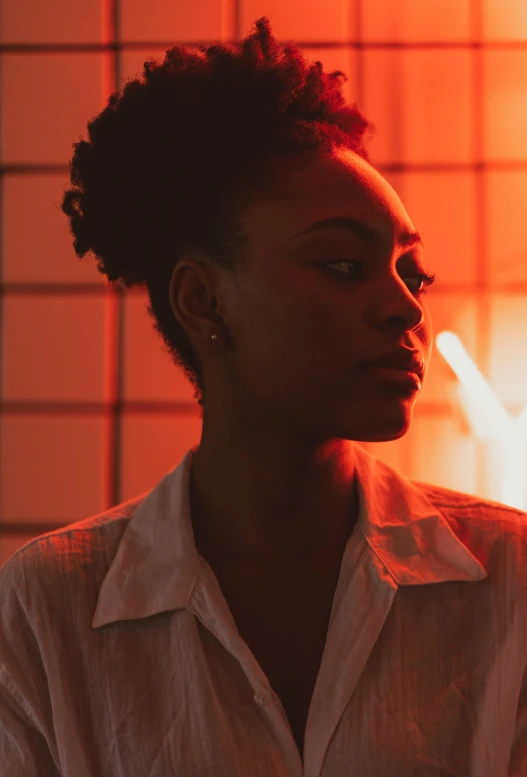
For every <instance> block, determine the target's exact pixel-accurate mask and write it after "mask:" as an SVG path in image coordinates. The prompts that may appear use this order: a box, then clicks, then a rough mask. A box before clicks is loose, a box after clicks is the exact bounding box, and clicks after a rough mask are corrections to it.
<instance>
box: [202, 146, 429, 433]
mask: <svg viewBox="0 0 527 777" xmlns="http://www.w3.org/2000/svg"><path fill="white" fill-rule="evenodd" d="M335 217H340V218H341V219H349V220H354V221H356V222H362V223H363V224H364V225H366V227H365V228H364V229H362V230H361V229H360V228H359V229H351V228H350V229H347V228H344V227H343V226H331V227H326V228H322V229H312V230H310V231H308V232H306V231H305V230H307V229H308V228H309V227H312V225H314V224H315V223H316V222H319V221H322V220H324V219H329V218H332V219H333V218H335ZM246 228H247V230H248V232H249V234H250V236H251V238H252V248H251V250H250V256H249V260H250V269H249V271H248V272H247V273H246V274H244V275H243V276H242V281H241V286H238V285H234V284H233V283H232V281H229V280H228V278H227V276H225V277H224V279H223V280H222V282H221V283H220V286H221V288H222V294H223V311H224V313H225V314H226V316H225V321H226V327H227V329H228V331H229V336H230V339H231V341H232V343H233V345H232V347H231V348H229V349H226V350H225V351H223V353H222V354H221V355H220V353H218V357H217V359H218V360H217V361H216V358H215V360H214V365H215V366H214V369H213V370H211V371H209V372H211V373H212V374H209V375H208V374H207V372H208V371H207V369H206V361H207V359H206V357H204V361H205V364H204V375H205V386H206V387H207V389H210V391H209V390H208V391H207V395H209V396H210V395H214V394H215V391H216V389H215V386H214V384H215V383H217V382H218V380H219V381H220V383H221V384H223V391H222V390H221V387H220V386H218V390H219V391H220V394H221V396H222V402H225V401H227V400H226V396H229V397H231V400H232V402H233V403H235V404H236V405H237V406H238V407H241V405H246V406H245V407H244V412H249V409H250V408H251V407H252V408H253V409H254V410H255V411H256V410H257V409H258V410H260V411H263V415H262V418H265V417H266V416H267V417H268V418H275V419H277V420H283V422H284V423H287V424H294V425H295V427H296V428H299V429H303V430H305V431H308V432H310V433H313V434H315V435H316V436H321V437H323V438H324V439H329V438H337V437H338V438H343V439H348V440H362V441H379V442H380V441H383V440H393V439H397V438H399V437H401V436H402V435H403V434H405V433H406V431H408V428H409V426H410V423H411V420H412V412H413V405H414V402H415V401H416V399H417V394H418V392H408V393H401V392H400V391H396V390H395V389H393V388H390V387H389V386H387V385H386V384H385V383H383V382H382V380H381V379H380V378H379V377H378V376H377V375H376V373H375V372H374V371H371V370H367V369H364V368H363V367H360V366H359V364H360V363H361V362H363V361H365V360H369V359H374V358H376V357H378V356H381V355H383V354H385V353H387V352H389V351H392V350H394V349H396V348H398V347H407V348H416V349H418V350H419V352H420V353H421V355H422V357H423V359H424V361H425V370H426V368H427V366H428V362H429V359H430V353H431V349H432V327H431V320H430V314H429V311H428V308H427V305H426V301H425V300H426V294H421V295H419V294H417V293H416V292H417V290H418V289H420V288H423V284H422V283H421V282H420V279H419V277H417V276H418V275H419V273H423V272H427V271H428V272H431V271H432V269H433V268H429V267H427V266H426V264H425V260H424V255H423V248H422V245H421V244H420V243H419V242H415V243H414V244H413V245H409V244H408V241H407V244H406V245H405V244H404V236H405V235H408V234H409V233H414V232H415V227H414V225H413V224H412V221H411V220H410V217H409V215H408V214H407V212H406V210H405V208H404V206H403V204H402V203H401V201H400V199H399V197H398V195H397V194H396V192H395V191H394V190H393V188H392V187H391V186H390V184H389V183H388V182H387V181H386V180H385V179H384V178H383V177H382V176H381V175H380V174H379V173H378V172H377V171H376V170H374V168H373V167H371V165H370V164H368V162H366V161H364V160H363V159H362V158H361V157H359V156H358V155H356V154H355V153H353V152H352V151H349V150H345V149H340V150H335V152H334V153H333V155H332V156H328V155H324V156H320V157H319V158H317V160H316V161H314V162H313V163H312V164H311V165H310V166H309V168H307V169H305V170H303V171H302V172H297V173H295V174H294V176H293V177H292V178H291V179H290V186H289V188H288V192H287V194H286V195H284V196H283V198H281V199H280V200H278V199H277V200H276V201H261V202H255V203H253V204H251V205H250V207H249V209H248V211H247V217H246ZM346 261H349V262H353V263H354V264H351V265H346V264H340V263H344V262H346ZM329 265H331V266H329ZM220 369H221V371H222V373H223V374H222V375H219V372H218V371H219V370H220ZM425 374H426V372H425ZM226 387H228V393H227V391H226Z"/></svg>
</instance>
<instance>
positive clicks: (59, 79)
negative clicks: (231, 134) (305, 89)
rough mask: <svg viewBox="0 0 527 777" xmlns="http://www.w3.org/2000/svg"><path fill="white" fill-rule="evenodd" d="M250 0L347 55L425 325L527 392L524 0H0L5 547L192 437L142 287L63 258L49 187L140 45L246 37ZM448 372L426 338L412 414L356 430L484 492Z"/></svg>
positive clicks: (495, 485) (487, 473)
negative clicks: (413, 253) (409, 225)
mask: <svg viewBox="0 0 527 777" xmlns="http://www.w3.org/2000/svg"><path fill="white" fill-rule="evenodd" d="M264 15H265V16H268V17H269V19H270V21H271V25H272V29H273V33H274V34H275V35H276V37H277V38H278V39H279V40H280V41H282V42H284V41H286V40H290V39H292V40H294V41H295V42H296V43H297V44H298V45H299V46H300V48H301V49H302V50H303V51H304V53H305V55H306V56H307V57H308V58H309V59H313V60H315V59H320V60H321V62H322V63H323V65H324V69H325V70H327V71H332V70H336V69H340V70H342V71H344V72H345V73H346V74H347V75H348V79H349V80H348V82H347V83H346V84H345V87H344V91H345V95H346V98H347V99H348V100H349V101H356V102H357V103H358V105H359V108H360V109H361V110H362V111H363V112H364V113H365V114H366V116H367V118H368V119H370V120H371V121H373V122H374V123H375V124H376V125H377V127H378V129H377V133H376V136H375V138H374V140H373V141H372V143H371V144H370V147H369V151H370V156H371V159H372V162H373V163H374V164H376V165H377V166H378V167H379V168H380V170H381V171H382V172H383V173H384V175H385V176H386V177H387V178H388V180H390V181H391V183H392V184H393V185H394V187H395V188H396V189H397V191H398V192H399V193H400V195H401V197H402V199H403V201H404V202H405V204H406V206H407V210H408V212H409V214H410V217H411V218H412V220H413V222H414V224H415V226H416V228H417V229H418V230H419V232H420V233H421V234H422V236H423V239H424V246H425V258H426V269H427V270H428V271H431V272H436V274H437V282H436V284H435V286H434V287H433V289H431V290H430V291H429V293H428V298H427V299H428V303H429V306H430V310H431V314H432V317H433V321H434V333H435V335H437V334H438V333H439V332H440V331H442V330H451V331H453V332H455V333H456V334H457V335H458V336H459V337H460V338H461V340H462V342H463V344H464V346H465V348H466V349H467V350H468V352H469V353H470V355H471V357H472V359H473V360H474V362H475V363H476V364H477V365H478V367H479V369H480V370H481V371H482V372H483V374H484V375H485V376H486V378H487V379H488V381H489V383H490V385H491V386H492V388H493V389H494V390H495V392H496V393H497V395H498V396H499V398H500V400H501V401H502V403H503V405H504V407H505V408H506V410H508V412H509V413H511V414H512V415H517V414H518V413H519V412H520V411H521V409H522V408H523V406H524V405H525V403H526V402H527V226H526V225H527V214H526V212H525V211H526V206H527V3H525V2H524V0H303V2H300V0H296V2H293V1H290V2H288V3H286V2H284V0H223V1H222V0H192V2H187V1H185V2H183V1H182V0H179V2H178V1H177V0H176V2H168V1H166V0H158V1H157V2H155V1H153V2H152V3H146V2H144V0H115V2H114V1H111V0H107V1H106V2H104V1H103V0H89V1H88V0H85V1H84V2H82V3H72V2H71V1H70V0H46V2H42V0H3V2H2V3H0V105H1V108H0V165H1V167H0V187H1V188H0V240H1V242H0V291H1V294H0V343H1V348H0V563H2V562H3V561H5V560H6V559H7V558H8V557H9V556H10V555H11V554H12V553H13V552H14V551H15V550H16V549H17V548H18V547H20V545H21V544H23V543H24V542H25V541H26V540H28V539H30V538H31V537H33V536H35V535H37V534H41V533H44V532H46V531H49V530H51V529H53V528H58V527H60V526H62V525H64V524H67V523H71V522H73V521H77V520H81V519H83V518H86V517H88V516H90V515H93V514H95V513H98V512H101V511H103V510H105V509H107V508H109V507H111V506H112V505H114V504H117V503H118V502H121V501H124V500H126V499H129V498H131V497H133V496H135V495H137V494H140V493H142V492H144V491H146V490H148V489H150V488H151V487H152V486H153V485H154V484H155V483H156V482H157V481H158V480H159V479H160V478H161V477H162V475H163V474H165V472H167V471H168V470H169V469H172V468H173V467H174V466H175V465H176V464H177V463H178V462H179V461H180V459H181V458H182V456H183V454H184V453H185V452H186V451H187V450H188V448H189V447H190V446H191V445H194V444H195V443H196V442H198V441H199V438H200V429H201V421H200V418H199V414H198V406H197V404H196V403H195V401H194V400H193V398H192V391H191V388H190V386H189V384H187V383H186V381H185V379H184V378H183V376H182V375H181V374H180V373H179V372H178V370H177V368H176V367H175V366H174V365H173V363H172V362H171V361H170V359H169V357H168V356H167V355H166V354H165V352H164V350H163V347H162V344H161V340H160V338H159V336H158V335H156V333H155V332H154V330H153V329H152V324H151V321H150V318H149V317H148V314H147V312H146V309H145V305H146V302H147V299H146V295H145V293H144V292H143V291H140V290H137V289H132V290H128V291H126V290H124V289H120V288H111V286H110V285H108V284H107V283H106V281H105V279H104V277H103V276H101V275H100V274H99V273H98V272H97V270H96V266H95V260H94V259H93V258H92V257H90V256H88V257H87V258H86V259H85V260H83V261H80V260H78V259H77V258H76V256H75V254H74V252H73V247H72V238H71V235H70V233H69V227H68V222H67V218H66V216H65V215H64V214H63V213H62V211H61V210H60V206H59V202H60V199H61V196H62V190H63V188H64V187H65V186H69V179H68V161H69V159H70V157H71V155H72V153H73V149H72V144H73V143H74V142H77V141H78V140H80V139H81V137H82V138H86V137H87V132H86V124H87V122H88V121H89V120H90V119H91V118H92V117H94V116H95V114H97V113H98V112H99V111H100V110H102V108H103V107H104V106H105V105H106V101H107V98H108V96H109V95H110V94H111V93H112V92H113V91H114V90H116V89H118V88H121V87H122V86H123V85H124V82H125V81H126V79H127V78H130V77H135V76H137V75H139V72H140V71H141V69H142V65H143V62H144V60H145V59H147V58H148V57H150V56H153V57H155V58H156V59H162V58H163V55H164V52H165V50H166V49H167V48H168V47H170V46H173V45H175V44H176V43H181V42H184V43H187V44H188V45H190V46H198V45H200V44H201V43H208V42H210V41H212V40H218V39H219V40H224V41H228V40H235V39H239V38H241V37H244V36H245V35H246V34H247V33H248V32H249V31H250V30H251V27H252V26H253V24H254V21H255V20H256V19H258V18H259V17H260V16H264ZM456 380H457V379H456V378H455V376H454V374H453V372H452V370H451V369H450V367H449V366H448V364H447V363H446V362H445V360H444V358H443V357H442V355H441V354H440V353H439V352H438V350H437V349H436V348H434V352H433V355H432V361H431V364H430V368H429V372H428V376H427V380H426V382H425V385H424V389H423V391H422V393H421V395H420V397H419V399H418V402H417V404H416V407H415V412H414V421H413V424H412V427H411V429H410V431H409V432H408V434H407V435H405V436H404V437H403V438H401V439H400V440H397V441H394V442H388V443H375V444H373V443H362V445H363V446H364V448H365V449H366V450H369V451H371V452H372V453H374V454H375V455H376V456H379V457H380V458H382V459H383V460H385V461H387V462H388V463H390V464H391V465H392V466H395V467H396V468H397V469H399V470H400V471H401V472H402V473H403V474H405V475H407V476H409V477H413V478H417V479H419V480H424V481H428V482H432V483H437V484H439V485H442V486H445V487H447V488H453V489H456V490H460V491H466V492H469V493H473V494H478V495H480V496H481V497H483V498H489V499H499V496H498V495H499V479H500V472H499V464H500V461H499V452H498V451H497V450H494V449H493V447H492V445H489V444H487V443H483V442H480V441H478V440H477V439H476V438H475V437H474V435H473V433H472V431H471V429H470V427H469V426H468V423H467V421H466V419H465V418H464V416H463V413H462V411H461V410H460V408H459V407H458V406H457V404H456V403H455V402H454V401H452V400H451V399H449V397H450V396H451V393H450V389H451V388H452V385H453V384H454V383H455V382H456ZM526 478H527V473H526Z"/></svg>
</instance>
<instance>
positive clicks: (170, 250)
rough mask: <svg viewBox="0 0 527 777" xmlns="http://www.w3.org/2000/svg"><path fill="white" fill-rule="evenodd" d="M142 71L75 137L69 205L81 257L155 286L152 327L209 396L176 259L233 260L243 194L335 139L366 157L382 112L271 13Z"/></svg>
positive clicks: (233, 264)
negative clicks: (243, 31)
mask: <svg viewBox="0 0 527 777" xmlns="http://www.w3.org/2000/svg"><path fill="white" fill-rule="evenodd" d="M142 76H143V78H142V80H140V79H135V80H129V81H128V82H127V83H126V85H125V86H124V88H123V90H122V94H120V93H119V92H115V93H113V94H112V95H111V96H110V98H109V99H108V105H107V106H106V107H105V108H104V109H103V110H102V111H101V113H100V114H99V115H97V116H96V117H95V118H94V119H92V120H91V121H90V122H89V123H88V125H87V127H88V136H89V142H88V141H85V140H81V141H80V142H79V143H75V144H74V145H73V148H74V149H75V151H74V154H73V157H72V160H71V164H70V181H71V184H72V186H73V187H74V188H72V189H68V190H64V193H63V194H64V196H63V200H62V203H61V207H62V210H63V211H64V213H66V215H67V216H69V222H70V230H71V233H72V234H73V236H74V238H75V240H74V242H73V246H74V249H75V253H76V255H77V256H78V257H79V258H82V257H84V255H85V254H86V253H87V252H88V251H92V253H93V254H94V256H95V258H96V259H97V260H98V263H97V269H98V270H99V272H101V273H105V274H106V275H107V276H108V279H109V280H110V281H118V280H120V281H121V283H122V284H123V285H124V287H126V288H129V287H131V286H134V285H137V286H143V287H144V286H146V288H147V289H148V293H149V298H150V305H148V308H147V310H148V313H150V315H151V316H152V317H153V319H154V328H155V329H156V330H157V332H158V333H159V334H160V335H161V337H162V338H163V340H164V341H165V344H166V347H167V350H168V353H169V354H170V356H171V357H172V358H173V359H174V361H175V362H176V364H178V365H179V366H180V367H181V368H182V369H183V372H184V373H185V375H186V377H187V378H188V379H189V380H190V382H191V384H192V385H193V386H194V389H195V393H194V397H195V398H196V399H197V400H198V403H199V405H200V406H202V407H203V380H202V369H201V364H200V361H199V359H198V356H197V354H196V352H195V351H194V349H193V347H192V345H191V342H190V339H189V338H188V336H187V333H186V331H185V329H184V328H183V327H182V326H181V325H180V323H179V321H178V320H177V318H176V317H175V315H174V313H173V310H172V308H171V305H170V301H169V283H170V278H171V276H172V272H173V269H174V266H175V264H176V262H177V261H178V260H179V259H181V258H182V257H183V256H184V255H185V254H187V255H188V254H189V253H193V252H197V253H205V254H206V255H207V256H208V258H209V259H210V261H214V262H216V263H217V264H219V265H221V266H222V267H223V268H225V269H227V270H228V271H230V272H232V273H233V275H236V274H238V273H239V272H240V271H241V269H242V268H246V267H247V262H246V255H247V248H248V245H249V242H248V237H247V235H246V234H245V232H244V230H243V226H242V217H243V213H244V207H245V208H246V207H247V203H248V202H250V201H251V199H252V198H258V197H260V196H262V197H263V196H264V194H265V193H266V192H269V193H270V194H271V196H272V193H273V191H276V190H277V189H276V187H278V188H279V186H280V176H279V175H278V174H277V175H276V176H275V175H274V174H273V173H272V172H271V171H272V169H277V170H278V171H281V172H282V173H283V171H284V170H285V169H289V163H291V164H292V166H293V167H294V164H295V162H299V163H300V165H302V164H303V163H304V162H308V161H309V160H310V158H312V157H313V156H314V155H315V154H317V153H320V152H322V153H325V152H327V153H330V152H331V151H332V149H334V148H335V147H338V146H341V147H345V148H349V149H352V150H353V151H355V152H356V153H357V154H359V155H360V156H362V157H363V158H364V159H366V160H367V159H368V156H367V152H366V150H365V148H364V145H363V136H364V134H365V132H366V130H368V131H369V132H370V133H371V131H373V126H372V125H370V124H369V123H368V122H367V120H366V119H365V118H364V116H362V114H361V113H360V111H359V110H358V109H357V107H356V106H355V105H345V101H344V98H343V96H342V94H341V91H340V90H341V83H340V81H339V78H340V77H343V78H344V80H347V79H346V76H345V74H344V73H342V72H341V71H336V72H333V73H330V74H327V73H324V72H323V69H322V64H321V63H320V62H318V61H317V62H315V63H312V64H310V63H307V62H306V61H305V59H304V58H303V56H302V53H301V52H300V50H299V49H298V48H297V47H296V46H295V45H293V44H291V43H290V44H288V45H285V46H284V47H283V48H282V47H281V46H280V45H279V44H278V43H277V41H276V39H275V38H274V37H273V35H272V33H271V27H270V22H269V20H268V19H267V18H266V17H263V18H261V19H260V20H259V21H257V22H256V30H255V31H254V32H252V33H251V34H250V35H248V36H247V37H246V38H245V39H243V40H242V41H241V42H239V43H236V44H229V45H224V44H220V43H214V44H212V45H209V46H200V47H199V53H197V52H193V51H191V50H190V49H189V48H187V47H185V46H175V47H174V48H171V49H168V50H167V51H166V53H165V58H164V60H163V62H161V63H158V62H156V60H155V59H149V60H147V61H146V62H145V63H144V70H143V73H142ZM275 162H278V163H279V164H278V166H277V168H275V167H274V163H275ZM273 187H274V188H273Z"/></svg>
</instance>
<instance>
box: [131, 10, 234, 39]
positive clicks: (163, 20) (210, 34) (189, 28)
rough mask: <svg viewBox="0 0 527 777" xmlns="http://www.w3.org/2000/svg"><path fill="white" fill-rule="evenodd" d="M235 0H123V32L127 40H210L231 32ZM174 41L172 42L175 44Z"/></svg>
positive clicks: (223, 37)
mask: <svg viewBox="0 0 527 777" xmlns="http://www.w3.org/2000/svg"><path fill="white" fill-rule="evenodd" d="M231 4H232V3H231V0H193V2H192V3H151V4H148V3H145V2H142V0H122V2H121V3H120V9H119V10H120V24H121V29H120V36H121V40H123V41H141V40H148V41H156V40H162V41H174V45H175V44H176V42H177V41H185V40H192V41H194V40H200V41H203V42H204V43H208V42H211V43H212V41H216V40H224V39H225V38H226V37H229V36H230V35H231V29H229V27H230V25H229V24H228V18H229V6H231ZM171 45H172V44H171Z"/></svg>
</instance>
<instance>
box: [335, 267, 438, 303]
mask: <svg viewBox="0 0 527 777" xmlns="http://www.w3.org/2000/svg"><path fill="white" fill-rule="evenodd" d="M335 264H360V265H361V267H362V265H363V263H362V262H358V261H357V260H356V259H351V260H345V259H343V260H342V261H340V262H330V263H329V264H325V265H324V267H332V266H333V265H335ZM339 274H340V275H342V274H343V273H339ZM414 277H416V278H419V279H420V280H421V283H424V285H425V288H423V289H418V290H417V291H415V292H414V294H415V295H416V296H420V295H421V294H426V287H427V286H431V285H432V284H433V283H435V280H436V276H435V273H432V274H429V273H426V272H420V273H416V275H415V276H414Z"/></svg>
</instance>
